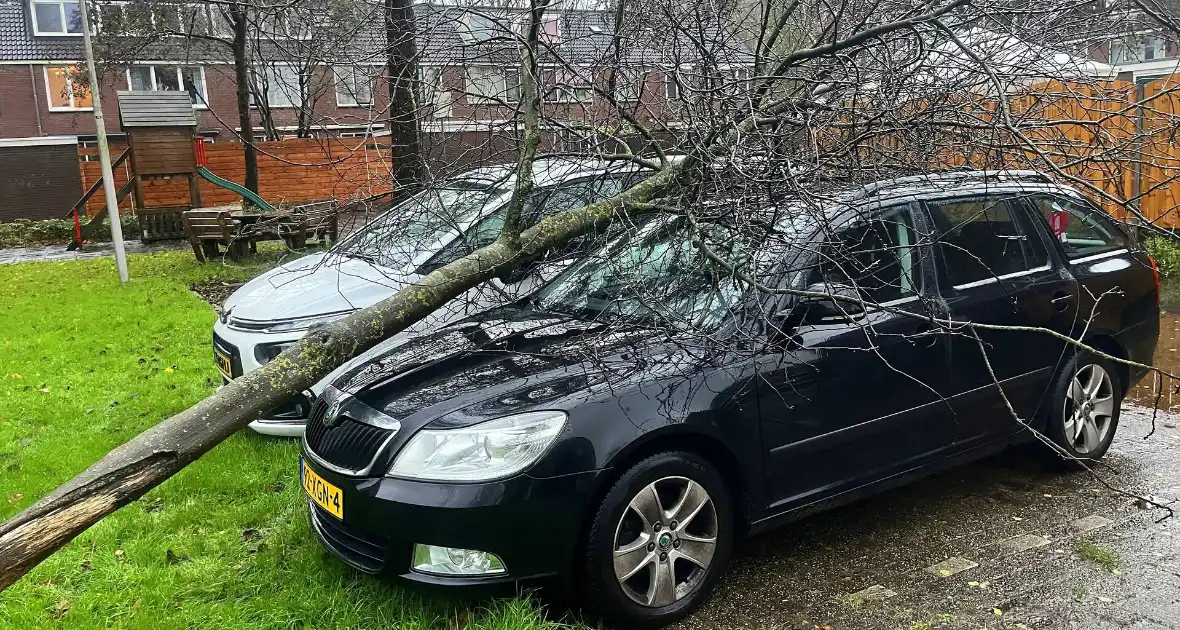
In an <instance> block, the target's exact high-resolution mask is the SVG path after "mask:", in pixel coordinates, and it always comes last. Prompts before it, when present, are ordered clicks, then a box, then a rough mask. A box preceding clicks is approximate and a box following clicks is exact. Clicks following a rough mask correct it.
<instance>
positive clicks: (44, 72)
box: [41, 63, 94, 112]
mask: <svg viewBox="0 0 1180 630" xmlns="http://www.w3.org/2000/svg"><path fill="white" fill-rule="evenodd" d="M71 66H80V64H76V63H75V64H64V65H63V64H45V65H44V66H41V80H43V81H45V98H46V99H48V100H46V101H45V103H46V104H47V105H48V106H49V111H51V112H91V111H94V106H93V105H90V106H83V107H77V106H75V105H73V102H74V80H73V79H71V78H70V77H69V75H68V74H67V75H66V86H67V87H68V88H69V90H70V105H69V106H68V107H60V106H56V105H53V90H52V89H50V87H49V69H50V68H67V69H68V68H70V67H71ZM91 98H92V99H93V98H94V96H93V94H91ZM91 102H93V101H91Z"/></svg>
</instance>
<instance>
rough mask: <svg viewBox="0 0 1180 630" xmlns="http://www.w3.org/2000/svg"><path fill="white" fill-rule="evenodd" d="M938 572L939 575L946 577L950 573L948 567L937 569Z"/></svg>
mask: <svg viewBox="0 0 1180 630" xmlns="http://www.w3.org/2000/svg"><path fill="white" fill-rule="evenodd" d="M938 574H939V575H941V576H942V577H946V576H948V575H950V574H951V570H950V569H939V570H938Z"/></svg>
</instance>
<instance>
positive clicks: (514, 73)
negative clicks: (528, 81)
mask: <svg viewBox="0 0 1180 630" xmlns="http://www.w3.org/2000/svg"><path fill="white" fill-rule="evenodd" d="M466 74H467V94H468V96H467V98H468V100H471V101H472V102H475V103H488V102H496V101H504V102H506V103H515V102H517V101H519V100H520V71H519V70H517V69H516V68H506V67H503V66H468V67H467V72H466Z"/></svg>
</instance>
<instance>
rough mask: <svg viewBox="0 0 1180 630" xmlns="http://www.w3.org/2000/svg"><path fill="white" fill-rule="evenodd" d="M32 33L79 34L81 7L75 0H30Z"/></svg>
mask: <svg viewBox="0 0 1180 630" xmlns="http://www.w3.org/2000/svg"><path fill="white" fill-rule="evenodd" d="M29 5H30V7H31V9H32V14H33V34H34V35H81V34H82V8H81V6H80V5H79V4H78V1H77V0H30V2H29Z"/></svg>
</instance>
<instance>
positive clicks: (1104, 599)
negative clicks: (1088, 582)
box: [1098, 597, 1114, 604]
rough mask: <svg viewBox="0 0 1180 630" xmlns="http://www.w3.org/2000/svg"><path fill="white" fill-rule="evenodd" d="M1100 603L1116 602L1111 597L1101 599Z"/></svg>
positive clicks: (1099, 599)
mask: <svg viewBox="0 0 1180 630" xmlns="http://www.w3.org/2000/svg"><path fill="white" fill-rule="evenodd" d="M1098 601H1100V602H1102V603H1104V604H1109V603H1111V602H1113V601H1114V600H1113V599H1111V598H1109V597H1099V598H1098Z"/></svg>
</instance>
